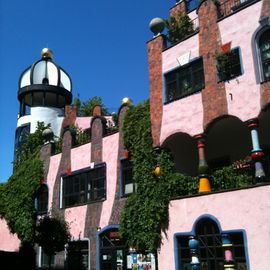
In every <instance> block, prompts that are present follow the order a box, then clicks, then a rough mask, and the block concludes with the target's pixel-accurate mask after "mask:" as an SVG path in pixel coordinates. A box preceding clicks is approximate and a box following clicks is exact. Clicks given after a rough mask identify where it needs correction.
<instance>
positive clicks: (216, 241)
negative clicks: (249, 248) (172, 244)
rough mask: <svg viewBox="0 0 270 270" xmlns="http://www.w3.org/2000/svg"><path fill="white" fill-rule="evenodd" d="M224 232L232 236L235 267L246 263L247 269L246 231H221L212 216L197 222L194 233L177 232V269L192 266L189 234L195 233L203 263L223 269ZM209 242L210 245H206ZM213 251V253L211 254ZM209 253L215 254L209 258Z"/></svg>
mask: <svg viewBox="0 0 270 270" xmlns="http://www.w3.org/2000/svg"><path fill="white" fill-rule="evenodd" d="M207 222H209V225H208V228H203V227H202V226H203V225H204V224H205V223H207ZM202 231H203V233H202ZM222 234H228V235H229V236H230V238H231V242H232V244H233V246H232V253H233V258H234V263H235V269H236V270H237V269H238V264H245V267H246V269H249V264H248V256H247V253H246V244H245V242H246V239H245V234H244V231H243V230H230V231H220V229H219V227H218V225H217V223H216V222H215V221H213V220H212V219H210V218H203V219H201V220H199V222H198V223H197V224H196V227H195V233H194V232H192V233H178V234H175V241H176V245H177V250H178V252H177V257H178V259H177V264H178V268H177V270H180V269H181V270H186V269H189V267H190V261H191V257H190V250H189V245H188V242H189V236H191V235H195V238H196V239H197V240H198V241H199V249H198V254H199V261H200V263H201V265H202V263H204V264H205V265H207V264H208V268H207V269H209V270H212V269H215V270H221V269H222V270H223V269H224V267H223V264H224V255H223V254H224V250H223V248H222V241H221V235H222ZM207 244H209V245H208V246H206V245H207ZM207 249H208V250H207ZM211 252H212V254H210V253H211ZM209 254H210V255H214V256H212V258H211V256H210V257H209V258H207V255H209ZM216 254H218V256H217V257H215V255H216ZM202 257H203V258H202ZM210 263H212V265H213V264H215V266H214V268H213V266H212V267H210V268H209V264H210ZM218 264H219V265H220V266H219V268H217V265H218ZM241 269H242V268H241Z"/></svg>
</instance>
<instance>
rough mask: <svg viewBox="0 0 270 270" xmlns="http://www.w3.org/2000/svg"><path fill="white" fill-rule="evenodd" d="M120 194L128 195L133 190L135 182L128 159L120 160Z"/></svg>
mask: <svg viewBox="0 0 270 270" xmlns="http://www.w3.org/2000/svg"><path fill="white" fill-rule="evenodd" d="M121 177H122V178H121V179H122V195H123V196H128V195H130V194H131V193H133V192H134V191H135V188H136V187H135V183H133V178H132V165H131V162H130V161H129V159H122V160H121Z"/></svg>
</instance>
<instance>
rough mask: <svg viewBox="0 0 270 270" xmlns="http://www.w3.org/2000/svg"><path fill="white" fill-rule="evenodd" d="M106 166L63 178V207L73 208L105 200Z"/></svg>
mask: <svg viewBox="0 0 270 270" xmlns="http://www.w3.org/2000/svg"><path fill="white" fill-rule="evenodd" d="M105 181H106V167H105V164H104V165H102V166H99V167H96V168H94V169H90V170H88V171H86V172H82V173H78V174H74V175H70V176H66V177H64V178H63V206H64V207H67V206H73V205H78V204H84V203H87V202H91V201H95V200H100V199H103V198H105Z"/></svg>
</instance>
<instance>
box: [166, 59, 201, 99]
mask: <svg viewBox="0 0 270 270" xmlns="http://www.w3.org/2000/svg"><path fill="white" fill-rule="evenodd" d="M164 80H165V89H166V102H165V104H166V103H170V102H173V101H175V100H178V99H181V98H184V97H186V96H190V95H192V94H194V93H197V92H199V91H201V90H202V89H203V88H204V87H205V80H204V67H203V58H202V57H199V58H197V59H195V60H193V61H191V62H189V63H187V64H185V65H183V66H181V67H179V68H177V69H174V70H172V71H169V72H167V73H166V74H164Z"/></svg>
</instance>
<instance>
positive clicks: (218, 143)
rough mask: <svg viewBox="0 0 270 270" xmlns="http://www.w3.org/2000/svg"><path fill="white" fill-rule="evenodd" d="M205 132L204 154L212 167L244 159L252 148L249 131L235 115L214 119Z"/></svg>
mask: <svg viewBox="0 0 270 270" xmlns="http://www.w3.org/2000/svg"><path fill="white" fill-rule="evenodd" d="M205 133H206V135H207V138H206V143H205V156H206V160H207V162H208V165H209V167H210V168H212V169H216V168H219V167H223V166H228V165H230V164H232V163H233V162H235V161H237V160H241V159H245V158H246V157H247V156H248V155H249V154H250V152H251V150H252V143H251V136H250V131H249V129H248V127H247V126H246V124H245V123H243V122H242V121H241V120H240V119H238V118H237V117H234V116H227V117H223V118H219V119H216V120H214V121H213V122H212V123H211V124H210V125H209V126H208V128H207V129H206V132H205Z"/></svg>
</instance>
